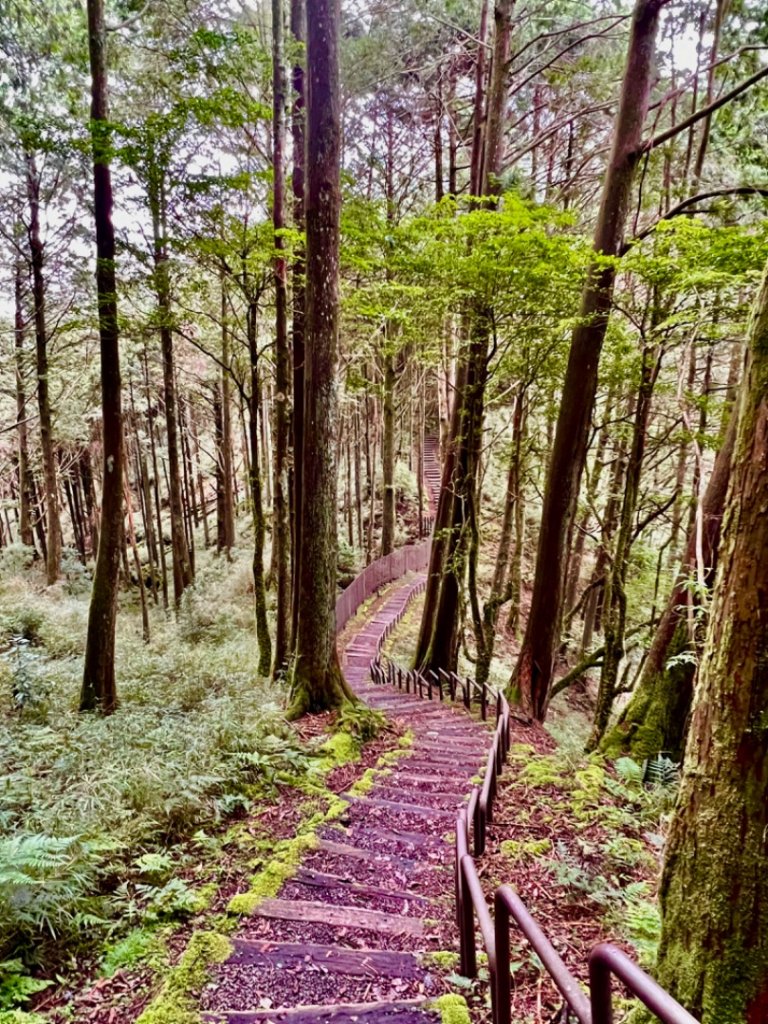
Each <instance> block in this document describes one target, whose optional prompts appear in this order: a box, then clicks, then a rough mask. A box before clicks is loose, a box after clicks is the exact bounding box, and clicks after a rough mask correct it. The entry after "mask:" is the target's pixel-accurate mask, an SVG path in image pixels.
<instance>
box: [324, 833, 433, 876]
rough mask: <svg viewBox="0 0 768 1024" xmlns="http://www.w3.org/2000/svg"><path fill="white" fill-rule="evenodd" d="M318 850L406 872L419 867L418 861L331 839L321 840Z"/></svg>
mask: <svg viewBox="0 0 768 1024" xmlns="http://www.w3.org/2000/svg"><path fill="white" fill-rule="evenodd" d="M317 848H318V850H323V851H324V852H325V853H329V854H331V855H332V856H334V857H350V858H353V859H354V860H366V861H370V862H371V864H373V865H374V866H375V865H377V864H391V865H393V866H394V867H398V868H403V869H405V870H408V869H409V868H415V867H418V861H415V860H410V859H409V858H407V857H396V856H395V855H394V854H392V853H371V851H370V850H362V849H361V848H360V847H359V846H349V845H348V844H347V843H333V842H331V841H330V839H321V840H320V841H319V842H318V844H317Z"/></svg>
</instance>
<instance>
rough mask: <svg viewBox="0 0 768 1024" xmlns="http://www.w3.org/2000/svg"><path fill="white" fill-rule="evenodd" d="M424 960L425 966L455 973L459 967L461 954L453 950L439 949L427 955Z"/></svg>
mask: <svg viewBox="0 0 768 1024" xmlns="http://www.w3.org/2000/svg"><path fill="white" fill-rule="evenodd" d="M422 959H423V961H424V963H425V964H428V965H430V966H432V967H439V968H440V970H442V971H455V970H456V969H457V968H458V966H459V954H458V953H456V952H455V951H454V950H452V949H437V950H435V951H434V952H432V953H425V954H424V956H423V957H422Z"/></svg>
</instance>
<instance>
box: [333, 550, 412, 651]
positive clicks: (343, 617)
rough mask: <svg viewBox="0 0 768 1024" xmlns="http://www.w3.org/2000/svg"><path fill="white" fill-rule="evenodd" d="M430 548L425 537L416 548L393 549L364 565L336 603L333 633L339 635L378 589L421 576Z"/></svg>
mask: <svg viewBox="0 0 768 1024" xmlns="http://www.w3.org/2000/svg"><path fill="white" fill-rule="evenodd" d="M431 544H432V541H431V538H429V537H427V538H426V540H422V541H419V543H418V544H406V545H404V546H403V547H401V548H396V549H395V550H394V551H392V552H390V554H388V555H384V556H383V558H377V559H376V561H375V562H371V564H370V565H366V567H365V568H364V569H363V571H362V572H361V573H359V574H358V575H357V576H355V578H354V579H353V580H352V582H351V583H350V584H349V586H348V587H346V589H344V590H343V591H342V592H341V593H340V594H339V596H338V598H337V599H336V632H337V633H340V632H341V630H342V629H343V628H344V627H345V626H346V624H347V623H348V622H349V620H350V619H351V618H352V616H353V615H354V614H355V612H356V611H357V609H358V608H359V607H360V605H361V604H362V603H363V602H364V601H367V600H368V598H369V597H371V596H372V595H373V594H375V593H376V591H377V590H379V588H380V587H383V586H384V585H385V584H387V583H392V582H393V580H396V579H399V577H400V576H405V574H406V573H408V572H423V571H424V570H425V569H426V568H427V566H428V565H429V550H430V546H431Z"/></svg>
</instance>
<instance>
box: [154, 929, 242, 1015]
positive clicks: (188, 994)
mask: <svg viewBox="0 0 768 1024" xmlns="http://www.w3.org/2000/svg"><path fill="white" fill-rule="evenodd" d="M231 953H232V943H231V942H230V941H229V939H228V938H227V937H226V935H220V934H219V933H218V932H196V933H195V934H194V935H193V936H192V938H191V939H190V941H189V945H188V946H187V948H186V950H185V951H184V954H183V955H182V957H181V959H180V960H179V962H178V964H177V965H176V966H175V967H174V968H173V970H171V971H170V973H169V974H168V976H167V978H166V980H165V984H164V985H163V987H162V989H161V990H160V992H159V994H158V995H157V997H156V998H155V999H154V1000H153V1001H152V1002H151V1003H150V1005H149V1006H148V1007H147V1009H146V1010H145V1011H144V1012H143V1013H142V1014H141V1016H140V1017H139V1019H138V1022H137V1024H199V1021H200V1011H199V1009H198V1006H197V1000H198V997H199V995H200V992H201V991H202V989H203V986H204V985H205V984H206V982H207V981H208V979H209V976H210V969H211V967H213V966H214V965H215V964H221V963H224V961H225V960H228V959H229V957H230V955H231Z"/></svg>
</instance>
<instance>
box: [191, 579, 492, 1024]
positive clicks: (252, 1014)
mask: <svg viewBox="0 0 768 1024" xmlns="http://www.w3.org/2000/svg"><path fill="white" fill-rule="evenodd" d="M421 585H423V579H421V578H416V579H414V580H410V581H408V582H407V583H405V584H404V585H403V586H401V587H399V588H397V589H396V590H394V591H393V592H392V593H391V594H390V595H389V596H388V598H387V599H386V601H384V602H383V604H381V606H379V607H378V608H377V609H376V611H375V613H374V615H373V617H372V618H371V619H370V620H369V621H367V622H366V623H365V624H364V625H363V626H362V628H361V629H359V631H357V632H356V633H355V634H354V636H352V637H351V638H350V639H349V640H348V641H347V643H346V645H345V648H344V652H343V654H344V662H345V673H346V676H347V679H348V680H349V682H350V685H351V686H352V687H353V689H354V690H355V692H356V693H357V694H358V695H359V696H360V697H361V699H363V700H364V701H366V702H367V703H368V704H369V705H370V706H371V707H375V708H379V709H380V710H382V711H384V712H385V713H386V714H387V715H388V716H389V717H390V718H391V719H393V720H397V721H398V722H399V723H401V724H402V725H403V726H404V727H405V728H407V729H408V730H410V733H411V735H412V745H411V746H410V747H409V748H407V749H406V750H404V752H403V756H402V757H401V758H399V759H397V761H396V762H394V763H392V764H391V765H390V766H389V767H388V768H382V769H381V770H379V771H377V773H376V775H375V777H374V779H373V786H372V788H371V789H370V790H369V791H368V792H366V793H365V795H364V796H360V795H358V796H354V797H353V796H351V795H349V796H348V797H346V799H347V800H348V810H347V812H346V813H345V814H344V815H343V817H342V818H341V819H339V820H338V822H336V823H334V824H333V825H326V826H324V827H323V828H322V829H321V832H320V834H319V845H318V846H317V848H316V849H314V850H311V851H310V852H309V853H307V855H306V856H305V858H304V859H303V861H302V863H301V865H300V866H299V868H298V870H297V872H296V873H295V875H294V876H293V877H292V878H291V879H289V880H288V881H287V882H285V883H284V884H283V887H282V889H281V890H280V892H279V893H278V895H277V898H275V899H269V900H265V901H263V902H262V903H260V904H259V905H258V906H257V907H256V909H255V910H254V912H253V913H252V914H251V915H250V916H248V917H247V918H244V919H243V921H242V922H241V928H240V930H239V932H238V933H237V934H236V936H235V939H234V945H235V950H234V953H233V955H232V957H231V958H230V959H229V961H228V962H226V963H225V964H223V965H221V966H220V967H219V968H218V969H217V970H216V971H215V973H214V976H213V978H212V984H210V985H208V986H207V988H206V990H205V992H204V993H203V1004H202V1009H203V1011H204V1017H205V1018H206V1019H208V1020H211V1021H226V1022H227V1024H250V1022H257V1021H274V1022H276V1024H277V1022H283V1021H284V1022H286V1024H288V1022H292V1024H310V1022H321V1024H323V1022H329V1024H330V1022H334V1024H389V1022H396V1024H422V1022H425V1021H434V1020H437V1019H438V1013H437V1011H436V1010H434V1009H430V1008H428V1004H429V1002H430V1000H433V999H434V998H435V997H437V996H440V995H442V994H443V993H444V992H445V991H446V988H445V983H444V982H443V980H442V978H441V976H440V973H439V972H438V971H437V970H436V969H435V966H434V964H435V963H436V960H437V959H439V958H434V957H433V958H430V956H429V954H430V953H432V954H434V953H437V952H443V951H455V950H456V949H457V935H456V929H455V925H454V922H453V872H452V855H453V851H452V846H451V843H452V833H453V828H454V823H455V812H456V808H457V806H459V805H460V804H461V803H462V801H463V800H464V799H465V794H467V793H468V791H469V789H470V780H471V779H472V777H473V776H474V775H475V774H476V773H477V772H478V770H479V769H480V767H481V765H482V763H483V761H484V758H485V755H486V752H487V749H488V746H489V742H490V736H491V734H490V732H489V730H488V729H487V728H486V726H485V725H483V724H482V723H480V722H477V721H475V720H473V719H472V718H470V717H469V716H468V715H467V714H466V712H464V711H463V709H461V708H460V707H450V706H447V705H445V704H441V703H437V702H436V703H432V704H426V705H425V704H424V703H423V702H422V701H420V700H419V699H418V698H411V697H409V696H408V695H407V694H404V693H400V692H399V691H395V690H390V689H386V690H384V689H382V688H380V687H376V686H374V685H373V683H372V682H371V679H370V673H369V665H370V662H371V660H372V659H373V658H374V657H375V655H376V651H377V644H378V641H379V638H380V637H381V635H382V633H383V632H384V630H385V629H386V627H387V625H388V624H389V623H390V622H391V621H393V620H394V619H395V618H397V616H398V615H399V613H400V612H401V611H402V610H403V608H404V607H405V605H406V604H407V603H408V601H409V600H410V598H411V596H412V595H413V593H414V592H415V591H416V590H418V588H419V587H420V586H421Z"/></svg>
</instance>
